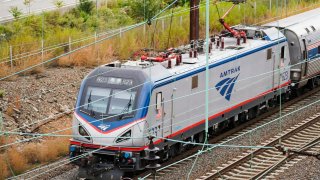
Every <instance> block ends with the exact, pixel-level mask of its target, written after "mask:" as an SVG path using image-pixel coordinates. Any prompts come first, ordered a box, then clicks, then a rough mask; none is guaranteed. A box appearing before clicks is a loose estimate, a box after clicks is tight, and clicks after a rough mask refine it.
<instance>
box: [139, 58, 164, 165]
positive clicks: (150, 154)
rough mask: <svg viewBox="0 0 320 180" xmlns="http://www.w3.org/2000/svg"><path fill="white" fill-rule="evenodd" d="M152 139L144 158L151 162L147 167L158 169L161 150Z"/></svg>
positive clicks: (150, 138)
mask: <svg viewBox="0 0 320 180" xmlns="http://www.w3.org/2000/svg"><path fill="white" fill-rule="evenodd" d="M169 62H170V60H169ZM152 139H153V137H149V140H150V143H149V146H148V148H146V149H145V151H146V154H147V156H146V157H145V158H144V159H145V160H147V161H148V162H149V164H148V165H147V166H146V168H147V169H156V168H159V167H160V166H161V165H160V164H158V163H157V161H158V160H159V159H160V157H159V156H157V155H156V153H157V152H158V151H159V148H158V147H155V145H154V144H153V141H152Z"/></svg>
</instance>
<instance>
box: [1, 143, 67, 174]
mask: <svg viewBox="0 0 320 180" xmlns="http://www.w3.org/2000/svg"><path fill="white" fill-rule="evenodd" d="M68 148H69V139H67V138H55V139H47V140H45V141H43V142H41V143H39V142H31V143H25V144H23V146H16V147H10V148H9V149H7V150H6V151H5V152H3V153H2V154H0V180H1V179H5V178H8V177H10V176H12V174H11V173H10V168H11V169H12V171H13V173H14V174H15V175H18V174H21V173H23V172H24V171H26V170H28V169H32V168H34V167H37V166H39V165H43V164H47V163H49V162H52V161H55V160H57V159H58V158H59V157H64V156H66V155H68V150H69V149H68ZM6 158H7V159H6Z"/></svg>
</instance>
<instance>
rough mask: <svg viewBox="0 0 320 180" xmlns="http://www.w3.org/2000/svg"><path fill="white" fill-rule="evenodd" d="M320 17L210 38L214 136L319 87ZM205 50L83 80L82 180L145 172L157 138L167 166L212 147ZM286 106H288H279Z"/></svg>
mask: <svg viewBox="0 0 320 180" xmlns="http://www.w3.org/2000/svg"><path fill="white" fill-rule="evenodd" d="M319 21H320V8H317V9H315V10H311V11H307V12H304V13H301V14H298V15H294V16H291V17H288V18H284V19H281V20H279V21H275V22H271V23H268V24H264V25H261V26H248V25H237V26H233V27H228V26H227V24H225V23H224V20H220V22H221V23H222V24H223V25H224V26H225V27H226V29H227V30H228V33H224V34H220V35H212V36H210V42H209V60H208V61H209V62H208V71H209V80H208V82H209V90H208V94H209V100H208V109H209V118H208V119H209V121H208V126H209V135H214V134H215V133H217V132H219V131H221V129H224V128H226V127H228V126H232V125H234V124H237V123H240V122H244V121H247V120H250V119H253V118H255V117H256V116H258V115H259V113H260V112H262V111H264V110H267V109H268V108H271V107H274V106H276V104H277V103H278V101H279V100H281V99H283V100H285V99H286V98H289V97H290V95H292V94H297V95H299V93H302V92H303V89H304V88H313V87H315V86H317V85H319V84H320V81H319V80H320V79H319V76H318V75H319V74H320V24H319ZM205 46H206V43H205V41H204V40H195V41H192V42H190V44H187V45H183V46H180V47H177V48H171V49H168V50H166V51H163V52H158V53H156V54H152V53H150V52H145V53H144V54H143V55H141V56H140V57H139V59H138V60H128V61H125V62H120V61H115V62H112V63H109V64H105V65H101V66H99V67H97V68H96V69H94V70H93V71H92V72H90V73H89V74H88V75H87V76H86V77H85V78H84V79H83V81H82V83H81V86H80V90H79V93H78V97H77V101H76V105H75V112H74V116H73V129H72V135H73V137H72V139H71V140H70V158H71V159H72V162H73V163H74V164H76V165H78V166H79V175H78V176H79V177H81V178H87V179H112V178H115V177H116V176H117V175H119V177H121V176H123V173H132V172H138V171H142V170H145V169H146V166H147V165H148V161H147V158H146V156H148V154H147V152H146V151H145V149H147V148H148V145H149V143H150V139H149V138H148V137H150V136H152V137H153V138H154V139H153V141H152V142H153V144H154V145H155V146H156V147H157V149H158V152H157V155H158V156H159V158H160V159H159V161H165V160H167V159H169V158H171V157H174V156H176V155H177V154H179V153H181V152H182V151H183V150H184V149H186V148H187V146H186V145H185V144H184V143H181V142H183V141H186V142H204V140H205V138H206V137H205V131H204V128H205V119H206V116H205V103H204V101H205V94H206V89H205V84H206V75H205V73H206V67H207V66H206V55H205V53H204V51H205V50H204V49H205ZM280 97H281V98H280Z"/></svg>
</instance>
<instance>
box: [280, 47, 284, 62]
mask: <svg viewBox="0 0 320 180" xmlns="http://www.w3.org/2000/svg"><path fill="white" fill-rule="evenodd" d="M283 58H284V46H282V47H281V59H283Z"/></svg>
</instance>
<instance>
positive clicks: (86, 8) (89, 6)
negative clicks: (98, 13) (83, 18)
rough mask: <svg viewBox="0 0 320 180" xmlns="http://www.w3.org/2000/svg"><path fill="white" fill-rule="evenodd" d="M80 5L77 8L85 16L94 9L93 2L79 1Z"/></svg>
mask: <svg viewBox="0 0 320 180" xmlns="http://www.w3.org/2000/svg"><path fill="white" fill-rule="evenodd" d="M79 2H80V4H79V6H78V8H79V10H80V11H82V12H85V13H87V14H91V13H92V10H93V8H94V4H93V1H90V0H79Z"/></svg>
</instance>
